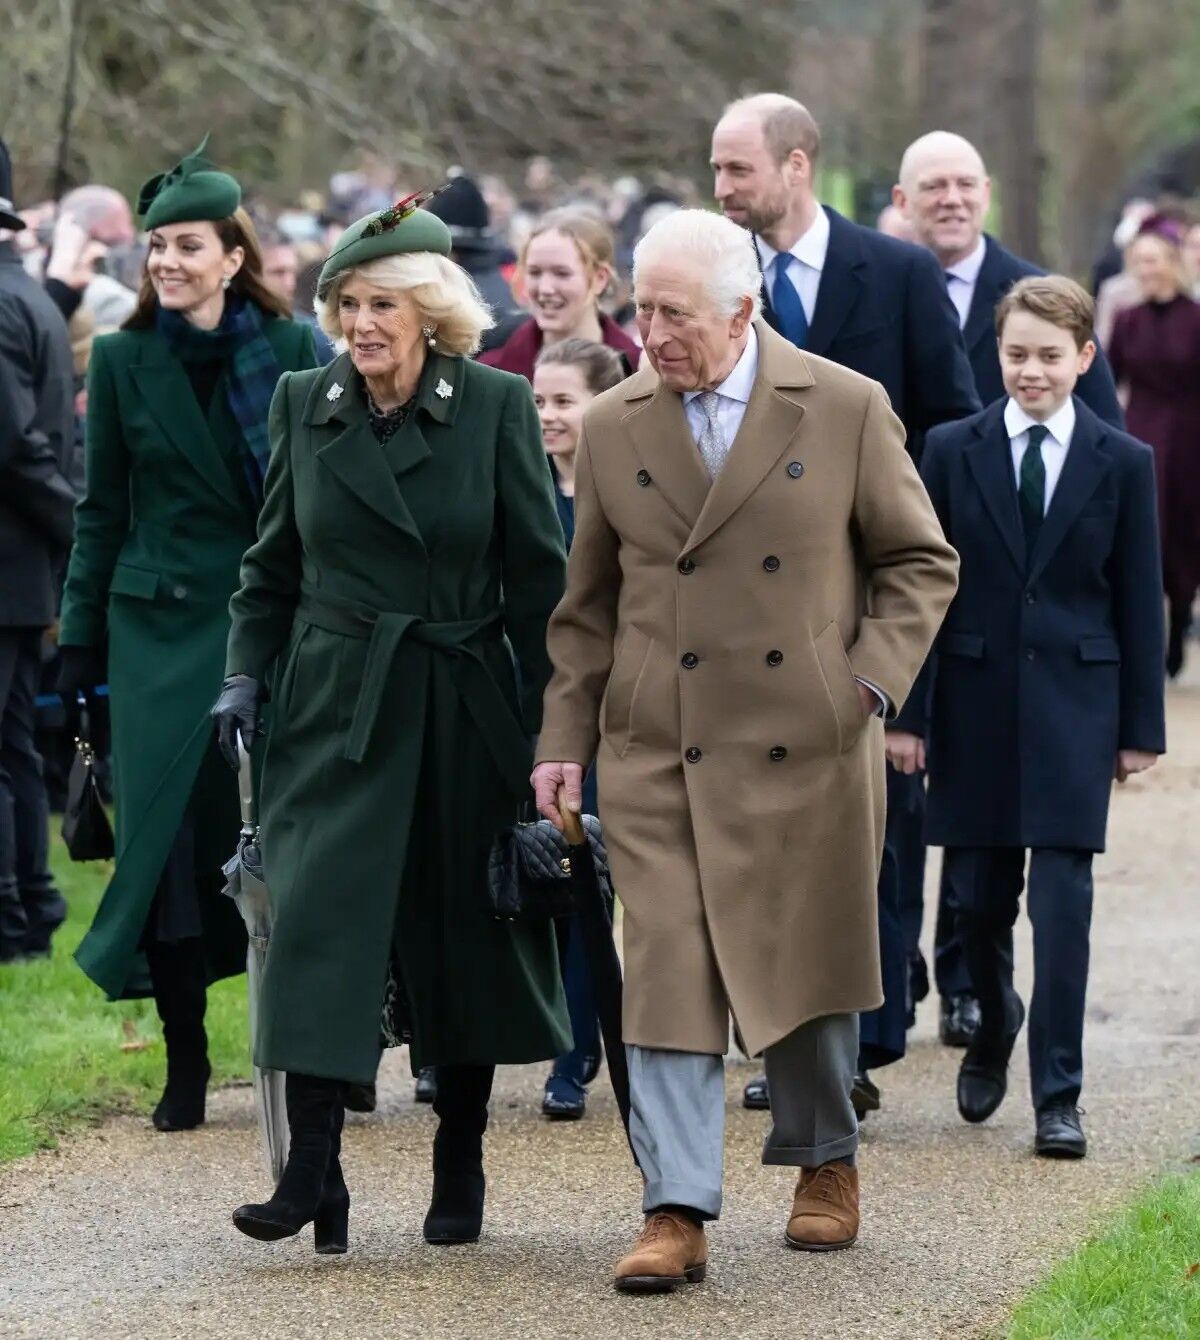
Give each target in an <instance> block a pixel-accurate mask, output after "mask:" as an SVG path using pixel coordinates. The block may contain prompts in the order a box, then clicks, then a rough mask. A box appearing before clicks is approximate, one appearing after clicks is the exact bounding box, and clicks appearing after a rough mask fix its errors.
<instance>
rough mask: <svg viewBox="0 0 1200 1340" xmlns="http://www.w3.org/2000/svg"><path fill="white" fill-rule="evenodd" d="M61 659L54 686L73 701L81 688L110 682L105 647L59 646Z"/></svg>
mask: <svg viewBox="0 0 1200 1340" xmlns="http://www.w3.org/2000/svg"><path fill="white" fill-rule="evenodd" d="M58 650H59V654H60V656H61V661H60V663H59V667H58V677H57V679H56V680H55V683H54V687H55V688H56V689H57V690H58V692H59V693H61V694H62V696H63V697H64V698H69V699H70V700H71V701H72V702H74V700H75V695H76V694H77V693H78V692H79V691H80V689H94V688H95V687H96V685H97V684H106V683H107V682H108V657H107V656H106V655H105V654H104V648H103V647H59V649H58Z"/></svg>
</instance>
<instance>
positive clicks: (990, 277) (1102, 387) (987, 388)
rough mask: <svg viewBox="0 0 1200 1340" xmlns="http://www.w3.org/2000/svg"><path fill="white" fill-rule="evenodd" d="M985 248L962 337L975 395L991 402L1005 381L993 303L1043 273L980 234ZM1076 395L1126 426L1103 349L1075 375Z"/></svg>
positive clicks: (1106, 417) (1109, 419)
mask: <svg viewBox="0 0 1200 1340" xmlns="http://www.w3.org/2000/svg"><path fill="white" fill-rule="evenodd" d="M983 240H984V245H985V247H986V250H985V251H984V255H983V265H982V267H981V268H980V271H979V278H978V279H977V280H976V281H975V292H974V293H973V294H972V295H971V308H970V311H968V312H967V324H966V326H965V327H964V328H963V339H964V340H965V341H966V345H967V357H968V358H969V359H970V360H971V371H972V373H973V374H974V376H975V389H976V390H977V391H978V392H979V399H980V400H981V401H982V402H983V403H984V404H985V405H990V404H991V403H992V401H993V400H998V399H999V398H1000V397H1001V396H1002V395H1004V393H1005V392H1004V380H1003V378H1002V377H1001V375H1000V351H999V348H998V346H997V344H996V305H997V304H998V303H999V301H1000V299H1001V298H1003V297H1004V295H1005V294H1006V293H1007V292H1008V290H1009V289H1010V288H1012V286H1013V285H1014V284H1015V283H1016V282H1017V280H1018V279H1024V278H1025V277H1026V275H1044V274H1045V273H1046V272H1045V270H1039V269H1038V267H1037V266H1036V265H1034V264H1032V263H1031V262H1030V261H1025V260H1022V259H1021V257H1020V256H1014V255H1013V254H1012V252H1011V251H1006V250H1005V249H1004V248H1003V247H1002V246H1001V245H1000V243H999V242H997V241H996V239H995V238H994V237H988V236H987V235H986V234H984V239H983ZM1075 395H1076V397H1077V398H1078V399H1080V400H1082V401H1083V403H1084V404H1085V405H1086V406H1087V407H1088V409H1090V410H1091V411H1092V413H1093V414H1098V415H1099V416H1100V418H1102V419H1103V420H1104V421H1105V423H1111V424H1112V425H1113V427H1114V428H1124V427H1125V415H1124V414H1123V413H1122V411H1121V402H1120V401H1119V400H1118V399H1117V387H1116V383H1115V381H1114V380H1113V375H1112V368H1110V367H1109V365H1108V359H1107V358H1105V357H1104V350H1103V349H1099V348H1098V349H1097V350H1096V357H1095V359H1094V360H1093V362H1092V366H1091V367H1090V368H1088V370H1087V372H1086V373H1085V374H1084V376H1082V377H1080V379H1079V382H1078V385H1077V386H1076V387H1075Z"/></svg>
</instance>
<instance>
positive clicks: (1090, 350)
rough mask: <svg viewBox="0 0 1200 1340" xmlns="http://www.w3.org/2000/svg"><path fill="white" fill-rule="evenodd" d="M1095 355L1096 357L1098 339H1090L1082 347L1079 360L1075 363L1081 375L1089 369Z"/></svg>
mask: <svg viewBox="0 0 1200 1340" xmlns="http://www.w3.org/2000/svg"><path fill="white" fill-rule="evenodd" d="M1095 357H1096V341H1095V340H1088V342H1087V343H1086V344H1085V345H1084V346H1083V348H1082V349H1080V351H1079V362H1078V363H1077V364H1076V365H1075V366H1076V368H1077V369H1078V372H1079V375H1080V376H1081V377H1082V376H1083V374H1084V373H1085V372H1086V371H1087V370H1088V368H1090V367H1091V366H1092V363H1093V361H1094V360H1095Z"/></svg>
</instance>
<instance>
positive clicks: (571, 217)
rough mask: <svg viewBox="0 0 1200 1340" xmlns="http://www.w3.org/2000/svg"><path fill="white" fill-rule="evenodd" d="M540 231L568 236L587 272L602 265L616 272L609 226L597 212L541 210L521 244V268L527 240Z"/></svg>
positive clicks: (526, 252)
mask: <svg viewBox="0 0 1200 1340" xmlns="http://www.w3.org/2000/svg"><path fill="white" fill-rule="evenodd" d="M543 233H562V235H563V236H564V237H569V238H570V239H571V241H572V242H574V243H575V249H576V250H577V251H578V252H579V258H580V260H582V261H583V267H584V269H585V270H587V272H588V273H589V274H595V273H596V271H597V270H598V269H599V268H600V267H601V266H602V265H605V266H607V267H608V268H609V270H611V271H612V272H613V273H614V274H615V273H616V268H617V258H616V253H615V251H614V250H613V235H612V229H610V228H609V226H608V224H607V223H605V222H604V220H603V219H602V218H600V216H599V215H597V214H592V213H591V212H589V211H588V210H586V209H552V210H549V211H548V212H547V213H545V214H543V215H542V217H541V218H540V219H539V220H538V221H537V223H536V224H534V226H533V228H532V229H531V230H530V233H529V236H528V237H527V238H526V239H525V245H524V246H523V247H522V248H521V259H520V261H519V262H518V265H519V267H520V269H521V271H522V272H524V270H525V260H526V258H527V257H528V255H529V244H530V243H531V242H532V241H533V239H534V238H535V237H541V236H542V234H543Z"/></svg>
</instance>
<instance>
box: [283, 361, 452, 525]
mask: <svg viewBox="0 0 1200 1340" xmlns="http://www.w3.org/2000/svg"><path fill="white" fill-rule="evenodd" d="M413 417H415V415H414V416H413ZM303 418H304V422H305V423H307V424H309V425H311V426H313V427H315V428H318V429H320V428H324V429H325V434H324V435H326V436H328V435H330V434H332V436H330V437H329V440H328V441H326V442H325V444H324V445H323V446H320V447H318V448H317V453H316V455H317V459H318V460H319V461H320V462H321V464H322V465H324V466H325V467H326V468H327V469H328V470H330V471H331V472H332V473H333V474H334V475H336V476H337V478H338V479H339V480H340V481H341V482H342V484H344V485H345V487H346V488H348V489H349V490H350V492H351V493H353V494H354V496H355V497H356V498H357V499H358V500H359V502H361V503H362V504H363V505H364V506H366V507H369V508H370V509H371V511H373V512H375V513H376V514H377V515H378V516H381V517H382V518H383V519H384V520H385V521H387V522H389V523H390V524H391V525H393V526H395V527H396V528H397V529H398V530H402V531H405V532H406V533H407V534H409V535H410V536H411V537H412V538H413V539H415V540H416V541H417V543H418V544H421V545H422V546H423V545H424V541H423V540H422V538H421V533H420V531H419V530H418V529H417V526H416V523H415V522H414V521H413V518H412V513H411V512H410V511H409V510H408V507H407V506H406V504H405V502H404V498H403V497H402V496H401V493H400V489H399V487H398V486H397V484H396V474H395V471H394V469H393V466H392V463H391V462H390V461H389V459H388V457H387V455H386V454H385V452H384V450H383V449H382V448H381V447H380V445H379V443H378V442H377V441H376V439H375V434H374V433H373V432H372V431H371V426H370V423H369V422H368V420H367V399H366V389H365V388H364V386H363V384H362V378H361V377H359V375H358V373H357V372H356V371H355V369H354V364H353V362H352V361H351V359H350V355H349V354H340V355H339V356H338V357H337V358H335V359H334V360H333V362H332V363H330V364H329V366H328V367H327V368H325V370H324V371H323V372H322V374H321V376H320V377H318V378H317V380H316V383H315V385H314V386H313V389H312V392H311V394H310V396H309V399H308V403H307V404H306V405H305V408H304V416H303ZM410 425H411V420H410V424H406V425H405V428H408V427H409V426H410ZM403 435H404V430H401V432H399V433H397V434H396V437H397V438H399V437H402V436H403ZM394 440H395V439H393V441H394ZM428 455H429V447H428V445H427V444H426V442H425V438H424V435H423V434H420V435H419V443H417V442H413V443H410V444H409V445H408V446H407V447H405V448H404V449H402V451H401V453H400V455H399V459H400V463H401V464H402V465H403V468H405V469H411V468H412V467H413V466H414V465H416V464H419V461H420V460H423V459H424V458H425V457H427V456H428Z"/></svg>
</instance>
